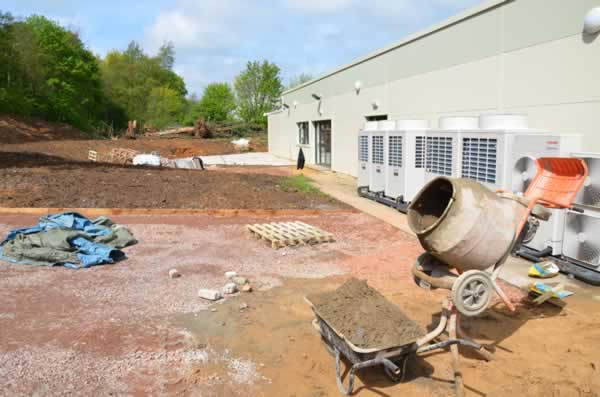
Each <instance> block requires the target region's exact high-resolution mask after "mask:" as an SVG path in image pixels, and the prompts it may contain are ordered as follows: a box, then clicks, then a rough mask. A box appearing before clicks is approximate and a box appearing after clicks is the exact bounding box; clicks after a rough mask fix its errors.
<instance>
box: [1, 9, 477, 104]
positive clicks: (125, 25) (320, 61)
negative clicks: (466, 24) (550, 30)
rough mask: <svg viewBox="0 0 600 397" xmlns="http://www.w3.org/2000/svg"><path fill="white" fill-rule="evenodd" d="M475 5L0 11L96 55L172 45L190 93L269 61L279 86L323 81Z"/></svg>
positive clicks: (147, 49)
mask: <svg viewBox="0 0 600 397" xmlns="http://www.w3.org/2000/svg"><path fill="white" fill-rule="evenodd" d="M481 2H482V1H481V0H145V1H137V0H129V1H128V0H120V1H115V0H100V1H97V0H94V1H81V0H79V1H76V0H3V1H2V4H1V5H0V11H4V12H6V11H8V12H10V13H11V14H13V15H15V16H18V17H26V16H28V15H31V14H38V15H45V16H47V17H49V18H50V19H53V20H56V21H58V22H59V23H60V24H61V25H63V26H66V27H68V28H70V29H71V30H75V31H77V32H79V34H80V36H81V38H82V39H83V41H84V43H85V44H86V46H87V47H88V48H89V49H90V50H91V51H93V52H94V53H96V54H99V55H101V56H104V55H105V54H106V53H107V52H109V51H111V50H114V49H117V50H123V49H125V48H126V47H127V44H128V43H129V42H130V41H131V40H135V41H137V42H139V43H140V44H141V45H142V47H143V48H144V50H145V51H146V52H147V53H149V54H151V55H152V54H155V53H156V51H157V49H158V48H159V47H160V46H161V45H162V44H163V43H164V42H166V41H171V42H172V43H173V44H174V45H175V51H176V64H175V68H174V69H175V71H176V72H177V73H178V74H180V75H181V76H182V77H183V78H184V80H185V82H186V85H187V88H188V91H189V92H190V94H191V93H196V94H198V95H201V94H202V90H203V89H204V87H205V86H206V85H207V84H209V83H211V82H232V81H233V79H234V78H235V76H236V75H237V74H238V73H239V72H240V71H241V70H243V69H244V67H245V65H246V63H247V62H248V61H254V60H263V59H267V60H269V61H270V62H274V63H276V64H277V65H278V66H279V67H280V68H281V69H282V76H283V79H284V83H286V82H287V81H288V80H289V79H290V78H291V77H293V76H297V75H299V74H300V73H307V74H310V75H312V76H315V77H316V76H319V75H322V74H324V73H327V72H329V71H331V70H334V69H335V68H337V67H339V66H341V65H344V64H347V63H350V62H352V61H353V60H354V59H356V58H359V57H361V56H364V55H366V54H368V53H370V52H373V51H375V50H377V49H379V48H382V47H385V46H387V45H389V44H392V43H394V42H396V41H398V40H401V39H402V38H403V37H405V36H408V35H410V34H412V33H415V32H418V31H420V30H423V29H426V28H427V27H428V26H430V25H433V24H435V23H437V22H441V21H443V20H445V19H447V18H449V17H451V16H453V15H455V14H457V13H459V12H461V11H463V10H465V9H467V8H469V7H472V6H474V5H476V4H478V3H481Z"/></svg>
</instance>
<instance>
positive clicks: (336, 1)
mask: <svg viewBox="0 0 600 397" xmlns="http://www.w3.org/2000/svg"><path fill="white" fill-rule="evenodd" d="M354 3H355V1H354V0H284V4H285V5H286V6H287V7H289V8H290V9H292V10H293V11H298V12H302V13H305V14H332V13H335V12H341V11H344V10H346V9H348V8H350V7H351V6H352V5H353V4H354Z"/></svg>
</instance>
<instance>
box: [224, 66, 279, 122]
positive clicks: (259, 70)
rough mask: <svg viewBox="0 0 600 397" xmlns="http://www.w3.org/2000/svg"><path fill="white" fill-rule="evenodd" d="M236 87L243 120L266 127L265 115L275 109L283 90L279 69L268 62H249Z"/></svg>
mask: <svg viewBox="0 0 600 397" xmlns="http://www.w3.org/2000/svg"><path fill="white" fill-rule="evenodd" d="M234 86H235V91H236V95H237V100H238V113H239V116H240V117H241V118H242V120H244V121H246V122H256V123H260V124H263V125H266V124H267V118H266V117H265V116H264V114H265V113H267V112H270V111H272V110H273V109H275V107H276V106H277V102H278V100H279V97H280V96H281V92H282V90H283V85H282V83H281V75H280V69H279V67H278V66H277V65H275V64H273V63H270V62H268V61H263V62H257V61H255V62H248V64H247V65H246V69H245V70H244V71H242V72H241V73H240V74H239V75H238V76H237V77H236V78H235V83H234Z"/></svg>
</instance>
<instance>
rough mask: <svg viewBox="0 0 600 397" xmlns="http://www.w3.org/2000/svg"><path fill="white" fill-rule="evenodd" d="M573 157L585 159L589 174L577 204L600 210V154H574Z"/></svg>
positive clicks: (578, 196)
mask: <svg viewBox="0 0 600 397" xmlns="http://www.w3.org/2000/svg"><path fill="white" fill-rule="evenodd" d="M573 157H577V158H580V159H583V160H584V161H585V163H586V164H587V167H588V172H589V175H588V177H587V179H586V181H585V183H584V185H583V187H582V188H581V190H580V191H579V194H578V195H577V197H576V198H575V203H576V204H581V205H587V206H591V207H596V208H600V153H573Z"/></svg>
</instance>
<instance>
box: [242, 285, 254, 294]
mask: <svg viewBox="0 0 600 397" xmlns="http://www.w3.org/2000/svg"><path fill="white" fill-rule="evenodd" d="M242 292H252V286H251V285H250V284H244V286H243V287H242Z"/></svg>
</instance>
